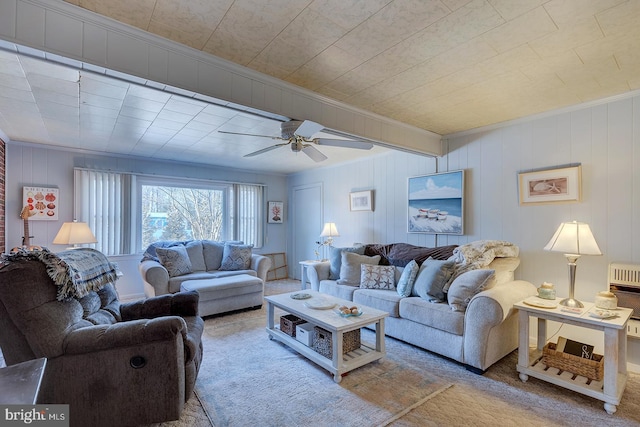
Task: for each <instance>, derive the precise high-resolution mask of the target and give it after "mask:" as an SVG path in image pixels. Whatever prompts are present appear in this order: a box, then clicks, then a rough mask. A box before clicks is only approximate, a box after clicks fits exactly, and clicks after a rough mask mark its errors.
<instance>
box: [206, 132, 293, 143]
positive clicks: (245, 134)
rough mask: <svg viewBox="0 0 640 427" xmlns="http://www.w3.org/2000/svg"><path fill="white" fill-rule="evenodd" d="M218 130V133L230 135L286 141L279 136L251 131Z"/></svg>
mask: <svg viewBox="0 0 640 427" xmlns="http://www.w3.org/2000/svg"><path fill="white" fill-rule="evenodd" d="M218 132H220V133H228V134H230V135H243V136H257V137H259V138H271V139H277V140H280V141H286V139H284V138H280V137H279V136H271V135H255V134H253V133H239V132H227V131H226V130H219V131H218Z"/></svg>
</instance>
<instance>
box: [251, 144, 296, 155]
mask: <svg viewBox="0 0 640 427" xmlns="http://www.w3.org/2000/svg"><path fill="white" fill-rule="evenodd" d="M288 144H289V143H288V142H286V143H284V144H276V145H272V146H271V147H267V148H263V149H262V150H258V151H254V152H253V153H249V154H245V155H244V156H243V157H253V156H257V155H258V154H262V153H267V152H269V151H271V150H275V149H276V148H278V147H282V146H283V145H288Z"/></svg>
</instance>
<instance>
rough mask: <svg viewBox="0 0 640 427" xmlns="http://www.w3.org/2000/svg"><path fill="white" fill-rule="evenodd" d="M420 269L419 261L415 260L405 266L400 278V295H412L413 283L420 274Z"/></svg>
mask: <svg viewBox="0 0 640 427" xmlns="http://www.w3.org/2000/svg"><path fill="white" fill-rule="evenodd" d="M418 271H420V267H418V263H417V262H416V261H415V260H411V262H409V264H407V265H406V267H404V270H402V275H401V276H400V280H398V286H397V290H398V295H400V296H402V297H408V296H410V295H411V291H412V290H413V284H414V282H415V281H416V277H417V276H418Z"/></svg>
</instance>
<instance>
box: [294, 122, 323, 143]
mask: <svg viewBox="0 0 640 427" xmlns="http://www.w3.org/2000/svg"><path fill="white" fill-rule="evenodd" d="M322 129H324V126H322V125H320V124H318V123H316V122H312V121H311V120H305V121H304V122H302V124H301V125H300V126H299V127H298V129H296V131H295V132H294V133H295V134H296V135H298V136H301V137H303V138H305V139H310V138H311V137H312V136H313V135H315V134H316V133H318V132H320V131H321V130H322Z"/></svg>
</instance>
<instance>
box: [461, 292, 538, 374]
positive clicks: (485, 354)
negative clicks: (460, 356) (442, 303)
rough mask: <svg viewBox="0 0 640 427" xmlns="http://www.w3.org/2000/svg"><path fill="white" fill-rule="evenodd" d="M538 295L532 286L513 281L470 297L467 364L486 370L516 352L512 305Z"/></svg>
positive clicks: (465, 334)
mask: <svg viewBox="0 0 640 427" xmlns="http://www.w3.org/2000/svg"><path fill="white" fill-rule="evenodd" d="M535 294H536V287H535V286H534V285H533V284H531V283H529V282H527V281H524V280H513V281H510V282H506V283H503V284H500V285H497V286H494V287H493V288H491V289H487V290H486V291H482V292H480V293H479V294H477V295H475V296H474V297H473V298H471V301H469V305H468V306H467V310H466V313H465V318H464V361H465V363H466V364H468V365H471V366H474V367H476V368H478V369H481V370H484V369H486V368H487V367H489V366H491V364H493V363H494V362H495V361H497V360H499V359H500V358H501V357H503V356H505V355H506V354H508V353H509V352H511V351H513V349H515V348H516V347H517V342H518V326H517V316H515V310H514V308H513V304H515V303H516V302H518V301H521V300H523V299H524V298H527V297H529V296H531V295H535ZM507 321H508V324H507Z"/></svg>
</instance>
